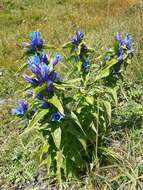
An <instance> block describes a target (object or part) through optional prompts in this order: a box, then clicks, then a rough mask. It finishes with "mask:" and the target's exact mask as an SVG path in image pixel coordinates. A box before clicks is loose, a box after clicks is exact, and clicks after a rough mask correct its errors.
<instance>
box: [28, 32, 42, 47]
mask: <svg viewBox="0 0 143 190" xmlns="http://www.w3.org/2000/svg"><path fill="white" fill-rule="evenodd" d="M29 36H30V50H31V51H36V49H41V48H42V46H43V40H42V38H41V35H40V32H37V31H34V32H30V34H29Z"/></svg>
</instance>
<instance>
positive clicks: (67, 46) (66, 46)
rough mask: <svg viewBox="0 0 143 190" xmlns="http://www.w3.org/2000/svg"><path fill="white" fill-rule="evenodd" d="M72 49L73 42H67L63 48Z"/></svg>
mask: <svg viewBox="0 0 143 190" xmlns="http://www.w3.org/2000/svg"><path fill="white" fill-rule="evenodd" d="M71 47H72V43H71V42H67V43H65V44H64V45H63V46H62V48H71Z"/></svg>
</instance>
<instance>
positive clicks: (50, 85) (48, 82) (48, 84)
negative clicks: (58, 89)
mask: <svg viewBox="0 0 143 190" xmlns="http://www.w3.org/2000/svg"><path fill="white" fill-rule="evenodd" d="M52 90H53V81H52V80H50V79H49V80H48V81H47V86H46V91H47V92H51V91H52Z"/></svg>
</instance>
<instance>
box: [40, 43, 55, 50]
mask: <svg viewBox="0 0 143 190" xmlns="http://www.w3.org/2000/svg"><path fill="white" fill-rule="evenodd" d="M43 49H56V48H55V47H54V46H52V45H49V44H44V45H43Z"/></svg>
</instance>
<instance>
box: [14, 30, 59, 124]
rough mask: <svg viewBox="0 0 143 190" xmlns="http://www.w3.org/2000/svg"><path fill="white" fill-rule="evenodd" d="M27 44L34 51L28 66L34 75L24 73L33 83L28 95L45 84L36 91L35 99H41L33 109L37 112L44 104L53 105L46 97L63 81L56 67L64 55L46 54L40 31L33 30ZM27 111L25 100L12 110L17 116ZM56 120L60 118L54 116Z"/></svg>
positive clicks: (25, 77)
mask: <svg viewBox="0 0 143 190" xmlns="http://www.w3.org/2000/svg"><path fill="white" fill-rule="evenodd" d="M26 44H28V46H27V47H28V51H31V52H33V53H32V55H31V56H30V57H29V58H28V61H27V66H28V68H29V70H30V71H31V73H32V75H31V76H29V75H27V74H25V75H23V77H24V79H25V81H26V82H28V83H29V84H30V85H31V89H30V90H29V91H28V92H27V93H28V96H29V97H31V96H32V95H33V94H34V93H33V92H34V89H36V88H37V87H42V86H43V85H44V88H42V89H41V90H40V92H38V93H36V94H35V97H34V98H35V99H38V100H40V102H39V104H36V105H35V107H34V108H33V109H32V110H31V111H32V113H35V112H36V110H37V109H38V107H39V106H42V108H50V107H51V105H50V104H49V103H47V102H46V97H47V96H48V94H49V93H51V92H53V90H54V89H53V83H54V82H56V81H61V78H60V77H59V76H58V74H57V72H56V71H55V69H54V68H55V66H56V65H57V64H58V63H59V61H60V60H61V59H62V56H61V55H60V54H59V53H57V52H56V53H55V54H54V55H53V57H51V56H47V55H46V53H45V52H44V51H43V39H42V38H41V35H40V33H39V32H31V33H30V42H29V43H26ZM27 111H28V104H27V103H26V102H25V101H24V100H20V101H19V102H18V106H17V107H16V108H15V109H13V110H12V113H13V114H15V115H17V116H22V115H24V114H25V113H26V112H27ZM56 118H57V119H56ZM56 120H59V118H58V117H55V119H53V117H52V121H56Z"/></svg>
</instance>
